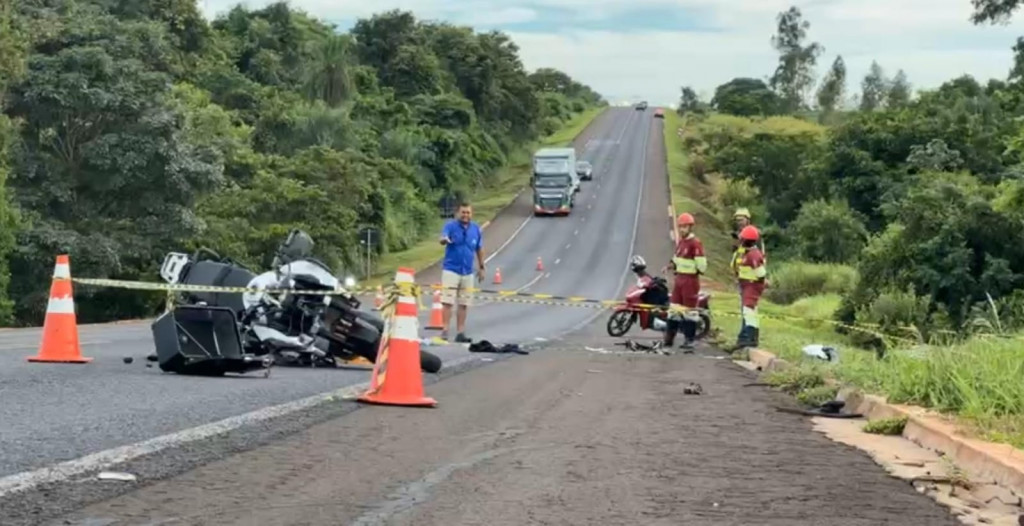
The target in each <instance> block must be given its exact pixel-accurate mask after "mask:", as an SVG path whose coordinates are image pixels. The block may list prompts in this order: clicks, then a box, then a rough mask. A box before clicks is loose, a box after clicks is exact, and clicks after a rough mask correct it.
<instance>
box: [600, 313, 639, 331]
mask: <svg viewBox="0 0 1024 526" xmlns="http://www.w3.org/2000/svg"><path fill="white" fill-rule="evenodd" d="M634 322H636V313H635V312H630V311H628V310H619V311H615V312H613V313H612V315H611V316H610V317H609V318H608V325H607V326H606V329H607V330H608V336H611V337H612V338H618V337H620V336H622V335H623V334H626V333H627V332H629V329H630V328H632V327H633V323H634Z"/></svg>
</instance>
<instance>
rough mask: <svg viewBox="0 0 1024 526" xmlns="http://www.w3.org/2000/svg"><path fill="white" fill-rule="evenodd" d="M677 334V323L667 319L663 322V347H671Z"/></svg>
mask: <svg viewBox="0 0 1024 526" xmlns="http://www.w3.org/2000/svg"><path fill="white" fill-rule="evenodd" d="M677 332H679V322H678V321H676V320H673V319H672V318H669V319H667V320H665V340H664V341H663V343H664V344H665V347H671V346H672V345H673V344H674V343H675V341H676V333H677Z"/></svg>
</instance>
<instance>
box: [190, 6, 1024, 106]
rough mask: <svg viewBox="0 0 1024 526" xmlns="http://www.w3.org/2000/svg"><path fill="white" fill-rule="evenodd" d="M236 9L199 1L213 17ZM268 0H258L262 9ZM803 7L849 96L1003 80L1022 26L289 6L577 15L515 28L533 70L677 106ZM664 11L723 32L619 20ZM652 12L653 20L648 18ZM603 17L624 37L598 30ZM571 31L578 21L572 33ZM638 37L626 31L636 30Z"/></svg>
mask: <svg viewBox="0 0 1024 526" xmlns="http://www.w3.org/2000/svg"><path fill="white" fill-rule="evenodd" d="M235 3H236V2H232V1H228V0H202V3H201V5H202V7H203V8H204V12H205V13H207V15H208V16H210V15H214V14H216V13H220V12H223V11H225V10H226V9H227V8H229V7H230V6H231V5H234V4H235ZM267 3H269V0H250V1H249V2H248V4H249V5H250V6H251V7H260V6H262V5H265V4H267ZM794 3H795V4H796V5H797V6H798V7H800V9H801V10H802V12H803V14H804V18H805V19H806V20H809V21H810V22H811V30H810V33H809V35H808V36H809V38H810V39H811V40H814V41H817V42H819V43H821V44H822V45H824V46H825V53H824V54H823V55H822V56H821V58H820V59H819V70H820V71H822V72H824V70H825V69H826V68H827V67H828V66H829V65H830V64H831V63H832V60H833V58H834V57H835V56H836V55H837V54H841V55H843V58H844V59H845V61H846V65H847V69H848V78H849V82H848V85H847V89H848V90H849V91H851V92H854V91H857V90H858V89H859V84H860V79H861V78H863V76H864V74H865V73H866V72H867V69H868V67H869V65H870V64H871V61H872V60H877V61H878V62H879V64H881V65H882V67H883V68H884V69H885V70H886V72H887V73H888V74H890V75H892V74H894V73H895V72H896V70H898V69H901V68H902V69H903V70H904V71H906V73H907V76H908V77H909V79H910V81H911V83H912V84H913V85H914V86H915V87H916V88H931V87H935V86H937V85H938V84H940V83H942V82H943V81H945V80H948V79H950V78H953V77H955V76H959V75H961V74H965V73H966V74H971V75H974V76H975V77H977V78H979V79H982V80H987V79H988V78H992V77H996V78H1005V76H1006V73H1007V71H1008V70H1009V68H1010V62H1011V60H1012V52H1011V51H1010V48H1011V46H1012V45H1013V43H1014V41H1015V39H1016V37H1017V36H1020V35H1024V24H1022V23H1021V22H1020V21H1017V20H1015V21H1014V22H1012V23H1011V24H1009V25H1005V26H988V25H984V26H974V25H972V24H971V23H970V21H969V20H968V19H969V17H970V14H971V2H970V0H803V1H798V0H526V1H524V2H521V3H518V4H517V3H516V2H515V1H511V2H510V1H508V0H502V1H499V0H377V1H375V2H366V1H365V0H292V1H291V4H292V5H293V6H294V7H297V8H301V9H303V10H305V11H307V12H309V13H311V14H313V15H315V16H319V17H322V18H326V19H332V20H342V19H351V18H355V17H364V16H368V15H370V14H372V13H375V12H381V11H385V10H388V9H392V8H400V9H406V10H410V11H413V12H414V13H415V14H416V15H417V16H419V17H421V18H427V19H446V20H450V21H453V22H456V23H462V24H470V25H473V24H486V25H489V26H494V25H497V26H501V25H502V24H516V23H524V22H530V21H532V20H536V19H541V20H545V19H546V16H547V15H546V13H545V8H558V9H560V10H569V11H570V12H572V13H574V16H572V17H570V18H568V19H566V20H565V23H566V29H565V30H563V31H560V32H558V33H557V34H556V33H535V32H523V31H515V30H509V34H510V35H511V36H512V37H513V38H514V39H515V41H516V42H517V44H519V46H520V48H521V50H522V57H523V61H524V63H525V64H526V65H527V67H529V68H531V69H532V68H537V67H555V68H559V69H561V70H564V71H566V72H567V73H569V74H570V75H572V76H573V77H576V78H577V79H579V80H581V81H582V82H585V83H587V84H589V85H591V86H592V87H594V88H595V89H596V90H598V91H600V92H601V93H603V94H605V95H606V96H607V97H609V98H610V99H612V100H619V99H622V98H635V97H642V98H645V99H647V100H650V101H652V102H655V101H658V102H661V101H667V100H675V99H676V98H677V97H678V93H679V86H681V85H691V86H693V87H694V89H696V90H697V91H698V92H699V93H704V94H710V93H711V92H712V91H713V90H714V87H715V86H717V85H719V84H721V83H723V82H726V81H728V80H729V79H731V78H733V77H737V76H747V77H755V78H764V77H766V76H767V75H770V74H771V72H772V70H773V69H774V67H775V61H776V58H777V57H776V54H775V51H774V50H773V49H772V48H771V44H770V38H771V36H772V34H773V33H774V30H775V16H776V14H777V13H778V12H780V11H782V10H785V9H787V8H788V7H789V6H790V5H791V4H794ZM640 9H643V10H644V12H646V13H650V12H651V11H650V10H652V9H667V10H672V11H673V12H675V13H680V14H684V15H690V14H692V15H693V16H694V17H697V16H699V17H700V21H701V22H702V23H703V25H712V26H714V27H716V28H717V29H719V31H717V32H701V31H683V30H679V31H666V30H648V31H634V30H632V28H633V27H636V26H637V25H640V26H643V25H654V24H655V23H656V22H658V21H656V20H654V21H651V22H650V23H647V24H645V23H644V21H637V20H634V19H630V18H625V17H623V16H622V15H623V14H624V13H629V12H631V11H636V10H640ZM645 16H651V15H645ZM594 21H602V22H604V24H603V25H604V26H605V27H607V26H609V22H612V23H614V24H615V25H612V26H611V27H616V26H621V27H622V28H623V29H622V30H621V31H608V30H600V31H599V30H591V29H586V27H587V25H588V24H590V23H593V22H594ZM573 24H576V26H575V27H574V26H573ZM627 30H629V31H627Z"/></svg>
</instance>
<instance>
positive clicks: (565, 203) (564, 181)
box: [531, 148, 580, 215]
mask: <svg viewBox="0 0 1024 526" xmlns="http://www.w3.org/2000/svg"><path fill="white" fill-rule="evenodd" d="M531 185H532V186H533V213H534V215H569V213H570V212H571V211H572V208H573V206H574V205H575V204H576V193H577V192H579V191H580V178H579V175H578V174H577V173H576V149H575V148H541V149H540V150H537V151H536V152H535V153H534V154H533V178H532V179H531Z"/></svg>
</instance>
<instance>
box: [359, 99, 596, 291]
mask: <svg viewBox="0 0 1024 526" xmlns="http://www.w3.org/2000/svg"><path fill="white" fill-rule="evenodd" d="M604 109H605V108H603V107H598V108H591V109H588V110H586V111H583V112H581V113H578V114H576V115H575V116H574V117H573V118H572V119H570V120H568V121H566V122H565V125H564V126H563V127H562V128H561V129H559V130H558V131H556V132H555V133H553V134H551V135H549V136H548V137H544V138H542V139H540V140H539V141H537V143H536V144H532V145H530V146H529V147H524V148H523V149H521V150H520V151H518V152H515V153H514V154H513V155H512V156H511V157H510V162H509V165H508V166H506V167H505V168H503V169H502V170H501V171H500V172H499V173H498V174H497V177H495V178H494V182H493V183H492V184H491V185H490V186H488V187H487V188H483V189H481V190H480V191H479V192H476V193H475V194H474V195H473V196H472V198H471V202H472V203H473V219H474V220H475V221H476V222H477V223H479V224H481V225H482V224H484V223H486V222H487V221H490V220H492V219H494V217H495V216H496V215H497V214H498V212H500V211H501V210H502V209H503V208H504V207H505V206H507V205H508V204H509V203H511V202H512V200H513V199H514V198H515V196H516V195H517V194H518V193H519V191H520V190H522V189H523V188H524V187H525V186H526V185H527V183H529V181H530V165H531V157H532V154H533V151H534V150H535V149H536V148H538V147H541V146H569V145H571V144H572V141H573V139H575V138H576V136H577V135H579V134H580V133H581V132H582V131H583V129H584V128H586V127H587V125H588V124H590V122H591V121H593V120H594V119H595V118H596V117H597V116H598V115H600V114H601V112H603V111H604ZM442 256H444V247H443V246H441V245H440V244H438V242H437V240H436V239H435V238H434V236H431V237H430V238H429V239H424V240H423V241H420V242H419V243H417V244H416V245H415V246H413V247H412V248H410V249H408V250H403V251H401V252H392V253H389V254H385V255H384V256H383V257H381V259H380V260H379V262H378V263H377V264H376V266H375V269H374V274H373V276H372V277H371V278H370V279H368V280H365V282H364V283H362V284H361V285H362V286H366V287H375V286H377V285H378V284H381V283H385V282H388V281H390V280H391V279H392V278H393V276H394V274H395V270H397V269H398V268H400V267H409V268H413V269H416V270H422V269H423V268H426V267H428V266H430V265H431V264H433V263H434V262H436V261H438V260H439V259H441V257H442Z"/></svg>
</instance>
